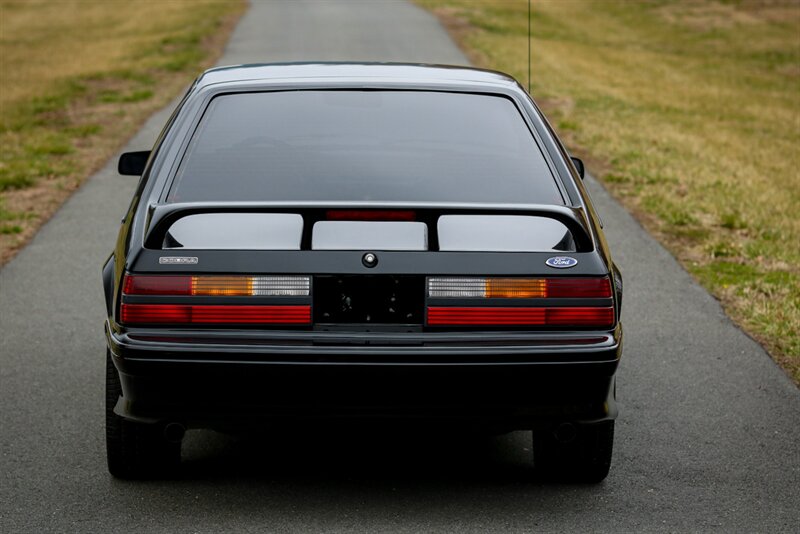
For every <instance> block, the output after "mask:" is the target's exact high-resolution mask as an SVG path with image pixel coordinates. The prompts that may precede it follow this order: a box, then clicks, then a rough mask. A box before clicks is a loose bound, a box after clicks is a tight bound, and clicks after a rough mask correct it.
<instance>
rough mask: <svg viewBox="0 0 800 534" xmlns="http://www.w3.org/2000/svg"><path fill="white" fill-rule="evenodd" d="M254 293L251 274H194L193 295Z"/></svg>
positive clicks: (237, 295) (247, 295)
mask: <svg viewBox="0 0 800 534" xmlns="http://www.w3.org/2000/svg"><path fill="white" fill-rule="evenodd" d="M252 294H253V278H252V277H250V276H193V277H192V295H207V296H212V297H240V296H242V297H249V296H250V295H252Z"/></svg>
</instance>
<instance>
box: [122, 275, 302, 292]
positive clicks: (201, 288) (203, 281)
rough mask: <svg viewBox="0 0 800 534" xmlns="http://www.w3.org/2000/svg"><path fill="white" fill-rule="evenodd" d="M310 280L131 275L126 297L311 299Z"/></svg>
mask: <svg viewBox="0 0 800 534" xmlns="http://www.w3.org/2000/svg"><path fill="white" fill-rule="evenodd" d="M310 291H311V278H310V277H308V276H172V275H167V276H158V275H127V276H126V277H125V283H124V285H123V292H124V293H125V294H126V295H198V296H212V297H213V296H265V297H269V296H285V297H307V296H308V295H309V294H310Z"/></svg>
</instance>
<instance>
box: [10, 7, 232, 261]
mask: <svg viewBox="0 0 800 534" xmlns="http://www.w3.org/2000/svg"><path fill="white" fill-rule="evenodd" d="M244 7H245V3H244V2H243V1H242V0H230V1H224V0H198V1H196V2H190V1H189V0H171V1H165V2H150V1H143V0H140V1H131V2H99V1H98V2H85V1H68V0H62V1H59V2H49V1H26V2H8V1H5V0H0V72H2V80H3V90H2V91H0V264H3V263H5V262H6V261H8V260H9V259H10V258H11V257H12V256H13V254H14V253H15V252H16V251H17V250H18V249H19V248H20V247H21V246H23V245H24V244H25V243H26V242H27V241H28V240H29V239H30V238H31V237H32V236H33V234H34V233H35V231H36V230H37V229H38V228H39V227H40V226H41V224H42V223H43V222H44V221H46V220H47V219H48V218H49V217H50V215H52V213H53V212H54V211H55V210H56V209H57V208H58V206H60V205H61V203H62V202H63V201H64V200H65V199H66V198H67V197H68V196H69V194H70V193H71V192H72V191H73V190H75V189H76V188H77V187H78V186H79V185H80V184H81V183H82V182H83V180H84V179H85V178H86V177H88V176H89V175H90V174H91V173H92V172H93V171H95V170H97V169H98V168H99V167H100V166H101V165H102V164H103V163H105V162H106V161H107V160H108V158H109V157H111V155H112V154H113V153H114V152H115V151H116V150H118V149H119V148H120V147H121V146H122V144H123V143H124V141H126V140H127V139H128V138H129V137H130V136H131V135H132V134H133V133H134V132H135V131H136V130H137V129H138V128H139V126H140V125H141V124H142V122H143V121H144V120H145V119H146V118H147V117H148V116H150V115H151V114H152V113H153V112H154V111H156V110H157V109H159V108H161V107H163V106H164V105H166V104H167V103H168V102H169V101H170V100H171V99H172V98H174V97H175V96H176V95H177V94H178V93H179V92H180V91H181V90H182V89H183V88H184V87H185V86H186V85H188V83H189V82H190V81H191V79H192V78H193V77H194V76H195V75H196V74H197V73H198V72H199V71H200V70H202V69H203V68H205V67H207V66H209V65H210V64H212V63H213V60H214V59H215V58H216V57H217V56H218V55H219V53H220V51H221V50H222V47H223V45H224V43H225V42H226V40H227V36H228V35H229V33H230V31H231V30H232V28H233V25H234V23H235V21H236V20H237V18H238V16H239V15H240V14H241V13H242V12H243V11H244Z"/></svg>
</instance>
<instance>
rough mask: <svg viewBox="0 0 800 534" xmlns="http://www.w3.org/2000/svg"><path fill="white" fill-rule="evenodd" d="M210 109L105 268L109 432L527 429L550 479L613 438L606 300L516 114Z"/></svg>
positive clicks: (481, 106) (215, 103) (487, 101)
mask: <svg viewBox="0 0 800 534" xmlns="http://www.w3.org/2000/svg"><path fill="white" fill-rule="evenodd" d="M208 102H209V103H208V104H207V107H206V108H205V110H204V113H203V114H202V116H201V117H198V118H197V124H196V125H195V129H194V131H193V134H192V135H191V138H190V140H189V141H188V145H187V148H186V151H185V154H184V155H183V157H182V159H181V160H180V163H179V165H178V166H177V170H176V171H175V172H174V175H173V176H172V178H171V179H170V180H169V181H168V184H167V186H166V187H165V188H164V190H163V191H161V192H154V193H153V195H154V197H153V198H154V201H153V202H151V204H150V205H149V207H148V209H147V217H146V219H145V220H142V229H141V233H140V235H141V246H133V247H131V250H130V252H129V254H128V256H127V257H126V259H125V260H126V261H125V263H124V266H120V267H119V268H118V269H117V272H118V273H119V280H118V283H117V284H116V285H115V290H114V292H113V294H112V295H111V302H110V307H111V309H112V315H111V317H110V318H109V321H108V322H107V328H106V336H107V340H108V345H109V349H110V358H111V360H110V361H111V362H112V363H113V366H114V369H116V370H117V372H118V377H119V382H120V395H119V397H118V399H117V401H116V403H115V404H114V406H113V412H114V414H115V415H116V416H119V417H120V418H122V419H124V420H125V421H128V422H131V423H136V424H140V425H150V426H152V427H159V428H168V427H169V428H173V429H174V428H180V429H184V428H217V429H221V430H229V429H231V430H233V429H238V428H248V427H263V426H265V425H267V426H269V425H279V424H282V423H291V424H298V423H299V424H315V423H316V422H319V421H322V420H324V421H327V422H331V421H338V422H345V421H348V422H352V421H358V422H360V423H359V424H363V423H364V422H382V423H386V422H390V424H395V423H399V422H401V421H402V422H415V423H421V422H425V423H434V424H437V425H440V424H455V425H461V426H468V427H470V428H473V427H481V428H488V429H491V430H494V431H510V430H518V429H533V430H535V431H536V432H538V435H539V438H538V440H537V441H536V442H535V443H539V444H540V446H539V451H540V452H539V454H540V455H541V456H540V458H542V459H544V458H548V457H550V458H553V459H552V461H548V463H550V464H551V465H556V464H558V463H559V462H558V460H557V457H558V454H561V453H563V451H564V450H567V449H569V447H573V448H574V447H578V449H579V450H578V452H574V453H573V454H572V456H571V458H574V457H575V456H576V455H577V456H580V457H581V458H583V457H587V455H588V456H592V455H594V456H596V454H595V453H596V452H597V451H596V450H595V449H597V443H598V442H602V441H604V440H605V441H608V428H609V424H610V425H611V426H610V428H611V432H612V434H611V435H612V437H613V422H612V421H613V419H614V417H615V416H616V407H615V402H614V373H615V371H616V368H617V364H618V361H619V358H620V355H621V347H622V330H621V326H620V324H619V309H620V297H621V282H620V280H619V277H618V273H616V271H615V269H614V267H613V263H611V260H610V258H609V257H608V253H607V251H606V249H605V247H604V245H603V243H602V242H601V238H600V237H598V232H599V227H598V225H597V222H596V220H595V219H594V218H593V217H594V216H593V214H592V212H591V211H590V210H588V209H587V206H586V204H584V203H583V202H581V203H579V204H575V203H574V202H572V201H570V199H569V194H568V192H567V191H566V190H567V187H566V186H565V185H564V183H563V179H564V178H563V176H560V175H559V173H558V171H557V170H556V169H555V166H554V164H553V161H552V158H553V157H554V155H553V154H552V151H548V150H547V147H546V146H545V143H544V142H543V140H542V138H541V132H539V131H538V130H537V129H536V128H535V127H534V126H532V125H531V123H530V121H532V120H533V118H531V117H530V116H529V115H528V114H527V112H526V111H524V110H522V109H521V108H520V104H519V102H517V101H515V99H514V98H512V97H510V96H509V95H508V94H467V93H464V92H442V91H430V90H426V91H408V90H403V91H396V90H385V91H369V92H364V91H361V90H353V89H351V90H342V91H338V92H335V93H334V92H331V91H325V90H319V89H318V88H317V89H315V90H309V91H292V92H290V93H287V92H256V93H254V92H250V91H247V92H242V93H236V94H223V93H220V94H219V95H217V96H213V97H211V98H209V100H208ZM387 132H388V133H387ZM573 186H574V184H573ZM176 425H177V426H176ZM601 427H602V428H603V429H604V430H603V431H601V432H600V433H598V432H595V431H594V430H592V429H598V428H601ZM587 429H588V430H587ZM587 432H588V434H587ZM587 436H588V437H587ZM548 440H549V441H548ZM587 440H588V441H590V442H592V443H594V444H595V445H593V447H594V448H591V447H590V448H591V451H589V452H587V450H588V449H586V447H587V446H586V445H585V442H587ZM551 442H552V443H551ZM547 443H551V445H552V444H557V445H558V446H557V447H556V449H557V451H556V452H555V453H554V452H552V449H553V447H551V448H550V449H547V446H546V445H547ZM576 444H577V445H576ZM554 446H555V445H554ZM542 447H544V448H542ZM548 451H549V452H548ZM558 451H561V452H558ZM603 454H605V453H603ZM542 461H544V460H542ZM593 461H595V464H597V461H596V459H595V460H593ZM608 461H610V450H609V451H608V458H601V459H600V463H601V464H603V463H604V462H605V463H607V462H608ZM586 462H589V463H591V461H590V460H586ZM586 462H584V463H586ZM563 463H564V462H561V464H563ZM561 464H559V465H561ZM595 464H592V465H595ZM537 465H538V462H537ZM542 465H544V464H542ZM581 465H583V468H582V469H583V471H584V472H585V471H586V466H585V465H584V464H581ZM559 469H562V470H563V467H562V468H559ZM593 469H594V471H593V478H594V479H601V478H602V477H604V476H605V473H607V470H608V466H607V465H605V467H603V465H601V466H600V467H599V471H598V468H597V467H596V466H595V467H594V468H593ZM598 473H599V474H598Z"/></svg>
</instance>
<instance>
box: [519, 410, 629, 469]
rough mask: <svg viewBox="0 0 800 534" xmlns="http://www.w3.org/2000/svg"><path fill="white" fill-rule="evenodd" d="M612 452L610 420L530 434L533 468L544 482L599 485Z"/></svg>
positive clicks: (612, 431) (612, 426)
mask: <svg viewBox="0 0 800 534" xmlns="http://www.w3.org/2000/svg"><path fill="white" fill-rule="evenodd" d="M613 449H614V421H603V422H600V423H593V424H585V425H576V426H575V427H570V426H563V425H562V426H559V427H549V428H547V429H543V430H538V431H534V433H533V463H534V469H535V471H536V473H537V475H538V476H539V477H541V478H543V479H545V480H553V481H559V482H588V483H598V482H601V481H602V480H603V479H605V478H606V476H608V471H609V468H610V467H611V453H612V451H613Z"/></svg>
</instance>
